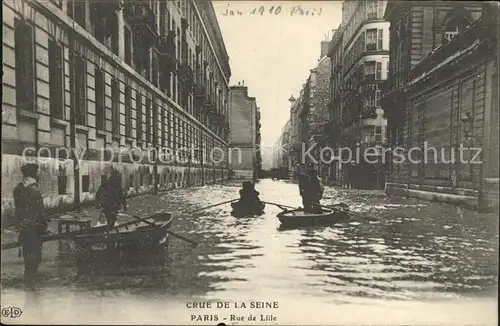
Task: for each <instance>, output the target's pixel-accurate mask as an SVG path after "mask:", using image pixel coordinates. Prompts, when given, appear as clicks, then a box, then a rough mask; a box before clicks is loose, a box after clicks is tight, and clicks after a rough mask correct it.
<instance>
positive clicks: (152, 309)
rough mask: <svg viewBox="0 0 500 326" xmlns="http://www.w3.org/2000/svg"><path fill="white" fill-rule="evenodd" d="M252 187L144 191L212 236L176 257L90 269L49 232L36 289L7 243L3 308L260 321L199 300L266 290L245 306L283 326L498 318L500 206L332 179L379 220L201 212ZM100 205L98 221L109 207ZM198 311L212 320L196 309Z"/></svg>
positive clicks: (101, 317)
mask: <svg viewBox="0 0 500 326" xmlns="http://www.w3.org/2000/svg"><path fill="white" fill-rule="evenodd" d="M238 190H239V185H238V184H235V183H233V184H231V183H228V184H225V185H213V186H205V187H201V188H192V189H180V190H174V191H171V192H168V193H165V194H162V195H159V196H147V197H139V198H134V199H131V200H130V201H129V206H130V213H131V214H132V213H133V214H137V215H141V216H145V215H147V214H149V213H151V212H154V211H156V210H158V209H166V210H169V211H171V212H173V213H174V218H175V221H174V225H173V228H172V230H173V231H175V232H176V233H178V234H180V235H182V236H185V237H187V238H189V239H192V240H194V241H196V242H199V243H200V244H199V246H197V247H196V248H193V247H192V246H191V245H190V244H189V243H186V242H184V241H182V240H180V239H177V238H174V237H171V238H170V246H169V254H168V257H167V258H166V261H165V262H161V263H158V262H157V263H156V264H149V265H146V266H135V267H134V266H130V267H127V268H124V267H121V268H119V269H116V268H115V269H112V268H111V269H104V268H103V269H100V270H99V271H97V272H96V271H94V272H93V274H91V275H89V274H81V273H79V272H78V270H77V268H76V265H75V262H74V260H73V259H72V254H71V253H72V248H71V245H70V244H67V243H60V242H58V241H53V242H48V243H45V244H44V248H43V253H44V256H43V262H42V265H41V269H40V273H41V276H40V277H41V280H40V289H39V291H38V293H36V294H33V295H26V294H25V293H24V290H23V287H22V272H23V264H22V259H20V258H18V256H17V249H13V250H7V251H4V252H3V255H2V283H3V284H2V307H4V306H7V305H14V306H17V307H19V308H21V309H22V310H23V311H24V313H23V316H22V317H21V318H18V319H16V320H9V323H11V322H15V323H26V322H30V321H33V320H39V321H40V320H43V321H44V322H46V323H81V324H86V323H123V324H132V323H142V324H148V323H163V324H205V325H216V324H217V323H219V322H222V321H223V322H224V323H226V324H247V325H248V324H249V323H248V321H247V322H245V321H238V322H236V321H231V320H230V319H227V320H224V319H223V318H229V317H225V315H224V314H227V315H228V316H229V310H230V313H234V309H227V310H228V312H227V313H226V312H224V311H223V310H218V309H188V308H187V307H186V304H187V302H189V301H196V300H198V301H201V300H212V301H217V300H231V301H241V302H249V301H252V300H253V301H277V302H278V303H279V308H278V309H260V310H259V309H253V310H252V309H240V311H241V313H242V316H248V315H249V314H251V313H254V314H257V315H260V314H265V313H270V314H273V315H274V316H275V317H276V318H277V320H274V321H272V323H274V324H276V323H278V324H291V323H294V324H303V323H309V324H311V323H323V324H330V325H331V324H363V323H370V324H402V323H407V324H410V323H411V324H426V323H427V324H428V323H438V324H443V325H445V324H450V325H460V324H466V323H471V324H496V320H497V317H496V309H495V308H496V306H497V303H496V300H497V299H496V292H497V268H498V261H497V257H498V225H497V221H498V217H496V216H495V214H480V213H477V212H473V211H468V210H464V209H462V208H458V207H454V206H451V205H446V204H442V203H430V202H424V201H418V200H415V199H404V198H395V197H390V198H389V197H386V196H385V195H384V194H383V192H379V191H359V190H348V189H339V188H327V189H326V190H325V195H324V199H323V200H322V203H323V204H329V203H334V202H344V203H346V204H348V205H349V206H350V207H351V209H352V211H354V212H356V213H358V214H360V215H362V216H367V217H373V218H375V219H378V220H374V219H364V218H361V217H353V218H352V219H350V220H348V221H346V222H343V223H340V224H336V225H334V226H327V227H320V228H318V227H315V228H304V229H296V230H287V231H279V230H277V228H278V226H279V221H278V220H277V219H276V214H277V213H279V212H280V209H279V208H277V207H274V206H271V205H267V206H266V209H265V214H264V215H262V216H259V217H255V218H235V217H232V216H231V215H230V211H231V209H230V205H229V204H227V205H222V206H219V207H215V208H211V209H208V210H206V211H201V212H198V213H195V214H188V212H189V211H193V210H196V209H197V208H201V207H204V206H208V205H211V204H216V203H218V202H222V201H225V200H230V199H233V198H237V197H238ZM256 190H257V191H259V192H260V194H261V195H260V198H261V200H264V201H268V202H275V203H280V204H284V205H289V206H301V200H300V197H299V192H298V187H297V185H296V184H293V183H291V182H285V181H271V180H261V181H259V183H257V184H256ZM88 212H89V214H90V215H91V216H92V217H93V218H94V219H97V216H98V212H97V211H95V210H92V209H89V210H88ZM183 212H184V213H183ZM122 218H123V217H122ZM51 227H53V226H51ZM7 236H9V235H7ZM247 308H248V307H247ZM198 314H210V315H212V317H211V318H209V319H210V320H205V321H199V320H193V318H192V315H198ZM215 314H217V315H218V318H217V320H215V318H214V317H213V315H215ZM266 322H271V320H267V321H266V320H263V321H261V322H258V323H257V322H255V323H257V324H265V323H266Z"/></svg>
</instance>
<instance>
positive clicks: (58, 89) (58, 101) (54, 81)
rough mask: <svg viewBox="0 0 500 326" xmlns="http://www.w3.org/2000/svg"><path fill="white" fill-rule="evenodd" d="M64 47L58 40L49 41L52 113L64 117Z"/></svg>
mask: <svg viewBox="0 0 500 326" xmlns="http://www.w3.org/2000/svg"><path fill="white" fill-rule="evenodd" d="M63 64H64V63H63V52H62V47H61V46H60V45H59V44H57V42H56V41H54V40H50V41H49V86H50V115H51V116H52V117H53V118H56V119H63V112H64V103H63V98H64V80H63V78H64V74H63Z"/></svg>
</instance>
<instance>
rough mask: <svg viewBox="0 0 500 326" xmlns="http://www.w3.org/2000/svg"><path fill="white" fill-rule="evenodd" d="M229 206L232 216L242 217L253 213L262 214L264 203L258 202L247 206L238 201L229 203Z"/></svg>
mask: <svg viewBox="0 0 500 326" xmlns="http://www.w3.org/2000/svg"><path fill="white" fill-rule="evenodd" d="M231 207H232V208H233V211H232V212H231V215H232V216H235V217H244V216H253V215H262V214H263V213H264V208H265V207H266V204H264V203H263V202H260V203H259V204H258V205H257V206H255V207H252V208H250V209H249V208H248V207H246V206H245V205H242V204H241V203H240V202H234V203H231Z"/></svg>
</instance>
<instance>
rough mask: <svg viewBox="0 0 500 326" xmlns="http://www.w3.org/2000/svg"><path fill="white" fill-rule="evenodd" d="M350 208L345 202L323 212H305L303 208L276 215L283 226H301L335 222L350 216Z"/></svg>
mask: <svg viewBox="0 0 500 326" xmlns="http://www.w3.org/2000/svg"><path fill="white" fill-rule="evenodd" d="M348 212H349V208H348V207H347V206H345V205H343V204H340V205H336V207H335V208H332V209H323V212H321V213H318V214H314V213H305V212H304V210H303V209H294V210H289V211H283V212H281V213H279V214H278V215H277V216H276V217H277V218H278V219H279V221H280V222H281V227H286V228H288V227H301V226H314V225H327V224H334V223H337V222H340V221H343V220H345V219H346V218H348V217H349V215H348Z"/></svg>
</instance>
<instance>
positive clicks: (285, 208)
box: [263, 201, 298, 211]
mask: <svg viewBox="0 0 500 326" xmlns="http://www.w3.org/2000/svg"><path fill="white" fill-rule="evenodd" d="M263 203H264V204H269V205H274V206H277V207H279V208H281V209H283V210H284V211H286V210H287V208H291V209H294V210H295V209H298V208H296V207H292V206H287V205H281V204H276V203H270V202H267V201H263Z"/></svg>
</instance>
